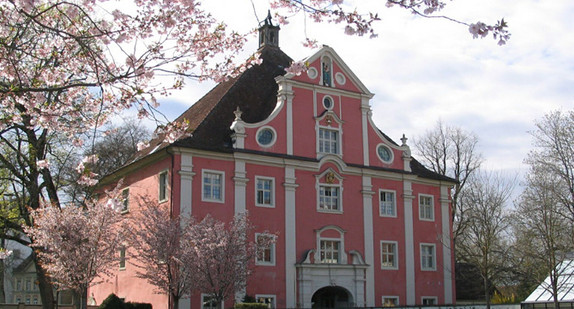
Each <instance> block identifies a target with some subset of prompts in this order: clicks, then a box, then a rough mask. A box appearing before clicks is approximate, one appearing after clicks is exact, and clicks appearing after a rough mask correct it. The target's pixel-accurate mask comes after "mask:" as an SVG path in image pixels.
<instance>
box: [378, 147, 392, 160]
mask: <svg viewBox="0 0 574 309" xmlns="http://www.w3.org/2000/svg"><path fill="white" fill-rule="evenodd" d="M377 154H378V155H379V158H380V159H381V160H383V162H385V163H390V162H391V161H393V151H392V150H391V149H390V148H389V147H387V146H385V145H382V144H381V145H379V146H378V147H377Z"/></svg>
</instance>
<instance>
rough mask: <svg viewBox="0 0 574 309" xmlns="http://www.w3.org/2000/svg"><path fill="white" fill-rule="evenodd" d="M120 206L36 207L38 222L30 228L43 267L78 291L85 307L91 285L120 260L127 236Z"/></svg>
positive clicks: (34, 216) (34, 215)
mask: <svg viewBox="0 0 574 309" xmlns="http://www.w3.org/2000/svg"><path fill="white" fill-rule="evenodd" d="M118 204H119V203H118ZM118 209H119V208H118V207H110V205H109V204H106V203H95V204H92V205H88V206H87V207H85V208H84V207H76V206H73V205H71V206H67V207H62V208H59V207H54V206H46V207H43V208H39V209H36V210H33V211H32V214H31V217H32V219H33V220H34V226H32V227H27V228H26V232H27V233H28V235H29V236H30V237H31V238H32V240H33V244H32V246H33V247H34V248H36V249H37V250H36V252H37V254H38V256H39V259H40V261H41V262H42V267H43V269H45V270H46V271H47V273H48V275H49V276H50V278H51V279H52V281H53V282H54V283H56V285H57V286H58V287H59V288H62V289H71V290H74V291H76V292H77V293H78V295H79V296H80V299H81V301H80V303H79V305H80V306H81V307H80V308H82V309H85V308H87V293H88V288H89V287H90V286H92V285H94V284H96V283H98V282H100V280H99V279H100V278H102V277H103V276H105V275H108V274H110V266H111V264H112V262H114V261H116V260H117V250H118V246H119V245H121V241H122V240H123V239H124V236H123V235H122V230H123V227H122V221H123V217H122V216H121V215H120V213H119V212H118Z"/></svg>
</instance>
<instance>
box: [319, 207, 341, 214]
mask: <svg viewBox="0 0 574 309" xmlns="http://www.w3.org/2000/svg"><path fill="white" fill-rule="evenodd" d="M317 212H321V213H326V214H335V215H342V214H343V211H342V210H329V209H322V208H318V209H317Z"/></svg>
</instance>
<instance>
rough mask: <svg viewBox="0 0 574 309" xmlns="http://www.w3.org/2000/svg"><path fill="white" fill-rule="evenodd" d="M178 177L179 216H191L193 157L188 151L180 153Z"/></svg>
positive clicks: (193, 174)
mask: <svg viewBox="0 0 574 309" xmlns="http://www.w3.org/2000/svg"><path fill="white" fill-rule="evenodd" d="M178 174H179V177H180V193H179V194H180V196H179V198H180V206H179V207H180V216H181V218H190V217H191V203H192V202H191V201H192V199H191V198H192V194H193V193H192V192H193V188H192V181H193V176H195V173H194V172H193V157H192V155H191V154H189V153H182V154H181V169H180V170H179V171H178Z"/></svg>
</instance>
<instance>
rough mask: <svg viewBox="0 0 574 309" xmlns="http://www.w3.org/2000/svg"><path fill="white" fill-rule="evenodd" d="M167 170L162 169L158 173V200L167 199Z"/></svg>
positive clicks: (163, 200)
mask: <svg viewBox="0 0 574 309" xmlns="http://www.w3.org/2000/svg"><path fill="white" fill-rule="evenodd" d="M167 176H168V175H167V171H163V172H161V173H159V179H158V182H159V184H158V185H159V196H158V199H159V201H160V202H165V201H167V196H168V192H167V187H168V178H167Z"/></svg>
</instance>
